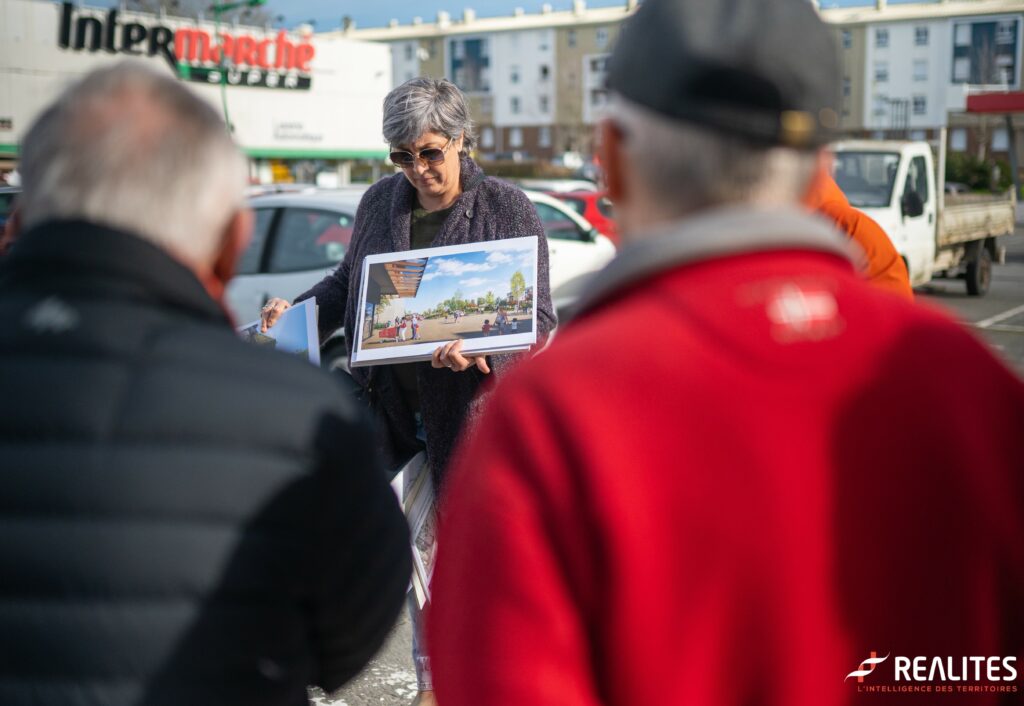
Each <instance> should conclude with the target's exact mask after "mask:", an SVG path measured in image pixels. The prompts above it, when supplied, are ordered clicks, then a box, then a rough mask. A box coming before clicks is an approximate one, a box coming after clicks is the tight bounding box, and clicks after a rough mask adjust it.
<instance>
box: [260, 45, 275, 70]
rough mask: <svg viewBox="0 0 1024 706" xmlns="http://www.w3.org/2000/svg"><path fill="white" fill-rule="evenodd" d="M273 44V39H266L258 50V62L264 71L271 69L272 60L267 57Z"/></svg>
mask: <svg viewBox="0 0 1024 706" xmlns="http://www.w3.org/2000/svg"><path fill="white" fill-rule="evenodd" d="M273 43H274V42H273V40H271V39H264V40H263V41H262V42H260V43H259V46H258V47H257V49H256V62H257V63H258V64H259V65H260V66H261V67H263V68H264V69H269V68H270V58H269V57H268V56H267V51H268V50H269V49H270V45H271V44H273Z"/></svg>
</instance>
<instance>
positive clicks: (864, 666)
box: [843, 652, 889, 684]
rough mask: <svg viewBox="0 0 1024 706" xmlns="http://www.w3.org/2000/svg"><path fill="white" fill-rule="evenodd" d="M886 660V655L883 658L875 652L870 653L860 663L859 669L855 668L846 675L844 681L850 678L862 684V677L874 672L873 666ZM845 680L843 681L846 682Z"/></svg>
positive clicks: (887, 657) (887, 656)
mask: <svg viewBox="0 0 1024 706" xmlns="http://www.w3.org/2000/svg"><path fill="white" fill-rule="evenodd" d="M887 659H889V655H886V656H885V657H879V656H878V654H877V653H876V652H872V653H871V656H870V657H868V658H867V659H866V660H864V661H863V662H861V663H860V666H859V667H857V668H856V669H855V670H853V671H852V672H850V673H849V674H847V675H846V679H849V678H850V677H857V681H858V682H859V683H861V684H863V683H864V677H866V676H867V675H869V674H871V672H873V671H875V665H876V664H881V663H882V662H884V661H885V660H887ZM846 679H844V680H843V681H846Z"/></svg>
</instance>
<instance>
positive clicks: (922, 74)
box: [914, 59, 928, 81]
mask: <svg viewBox="0 0 1024 706" xmlns="http://www.w3.org/2000/svg"><path fill="white" fill-rule="evenodd" d="M914 80H915V81H927V80H928V62H927V61H925V60H924V59H915V60H914Z"/></svg>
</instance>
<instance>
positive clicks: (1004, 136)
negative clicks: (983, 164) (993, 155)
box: [992, 127, 1010, 152]
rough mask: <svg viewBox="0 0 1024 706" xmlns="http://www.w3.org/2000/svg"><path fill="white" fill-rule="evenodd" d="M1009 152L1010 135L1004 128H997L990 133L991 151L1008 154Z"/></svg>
mask: <svg viewBox="0 0 1024 706" xmlns="http://www.w3.org/2000/svg"><path fill="white" fill-rule="evenodd" d="M1009 150H1010V135H1009V133H1007V132H1006V128H1005V127H1001V128H997V129H996V130H995V131H994V132H993V133H992V151H993V152H1008V151H1009Z"/></svg>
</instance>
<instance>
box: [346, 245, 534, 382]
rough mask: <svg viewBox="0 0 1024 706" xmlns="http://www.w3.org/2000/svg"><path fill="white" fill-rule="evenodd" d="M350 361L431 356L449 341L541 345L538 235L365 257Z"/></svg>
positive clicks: (491, 346)
mask: <svg viewBox="0 0 1024 706" xmlns="http://www.w3.org/2000/svg"><path fill="white" fill-rule="evenodd" d="M361 277H362V280H361V284H360V289H359V292H360V294H359V321H358V324H357V327H356V333H357V335H356V338H355V344H354V346H353V350H352V361H351V365H353V366H359V365H382V364H387V363H409V362H413V361H420V360H430V357H431V355H432V354H433V353H434V351H435V350H436V349H437V348H438V346H441V345H443V344H445V343H447V342H448V341H453V340H456V339H461V340H462V341H463V343H462V351H463V352H464V353H509V352H512V351H521V350H526V349H527V348H529V347H530V346H532V345H533V344H535V343H536V342H537V308H536V306H534V303H535V293H536V291H537V238H536V237H535V236H531V237H528V238H509V239H507V240H494V241H489V242H485V243H470V244H467V245H450V246H445V247H439V248H424V249H421V250H407V251H405V252H396V253H385V254H381V255H370V256H368V257H367V258H366V259H364V260H363V269H362V272H361Z"/></svg>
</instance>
